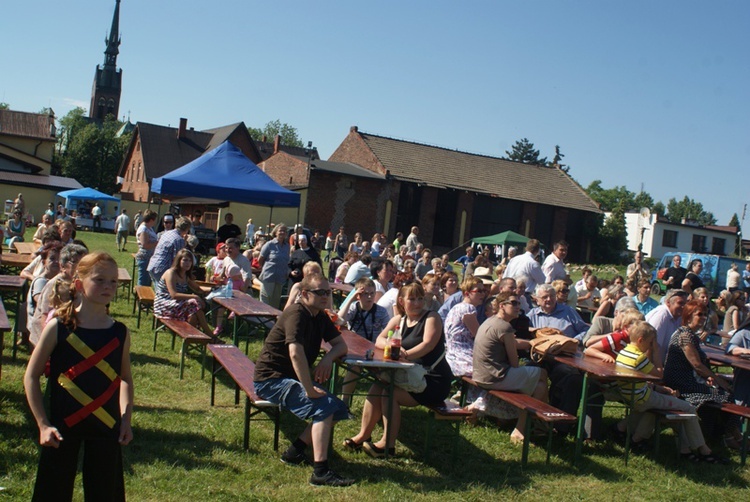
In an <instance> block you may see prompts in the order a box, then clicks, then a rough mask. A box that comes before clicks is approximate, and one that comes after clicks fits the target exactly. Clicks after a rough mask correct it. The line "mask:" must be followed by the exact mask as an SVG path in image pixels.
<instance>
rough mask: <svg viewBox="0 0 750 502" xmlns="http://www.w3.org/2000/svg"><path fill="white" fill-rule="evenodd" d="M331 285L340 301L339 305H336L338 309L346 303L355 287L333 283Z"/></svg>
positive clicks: (334, 294)
mask: <svg viewBox="0 0 750 502" xmlns="http://www.w3.org/2000/svg"><path fill="white" fill-rule="evenodd" d="M330 285H331V291H332V292H333V296H335V297H336V298H338V300H339V304H338V305H336V307H337V308H338V307H340V306H341V304H342V303H343V302H344V300H345V299H346V297H347V296H348V295H349V293H351V292H352V290H353V289H354V286H352V285H351V284H344V283H343V282H338V283H336V282H331V283H330ZM331 300H333V298H331Z"/></svg>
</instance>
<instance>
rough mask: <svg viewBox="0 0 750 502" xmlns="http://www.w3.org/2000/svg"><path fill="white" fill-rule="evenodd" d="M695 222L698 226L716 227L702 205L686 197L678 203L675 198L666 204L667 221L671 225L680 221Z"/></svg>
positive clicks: (710, 215)
mask: <svg viewBox="0 0 750 502" xmlns="http://www.w3.org/2000/svg"><path fill="white" fill-rule="evenodd" d="M683 218H684V219H687V220H693V221H696V222H697V223H698V224H699V225H716V218H714V215H713V213H710V212H708V211H706V210H705V209H703V204H701V203H700V202H696V201H695V200H693V199H691V198H690V197H688V196H687V195H686V196H685V197H684V198H683V199H682V200H680V201H678V200H677V199H675V198H671V199H669V202H668V203H667V219H668V220H669V221H671V222H672V223H680V222H681V221H682V219H683Z"/></svg>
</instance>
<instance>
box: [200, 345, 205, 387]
mask: <svg viewBox="0 0 750 502" xmlns="http://www.w3.org/2000/svg"><path fill="white" fill-rule="evenodd" d="M205 376H206V344H204V343H202V344H201V380H203V378H204V377H205Z"/></svg>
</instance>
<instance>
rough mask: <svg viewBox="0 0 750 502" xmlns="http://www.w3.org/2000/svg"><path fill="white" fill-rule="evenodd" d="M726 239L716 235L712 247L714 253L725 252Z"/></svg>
mask: <svg viewBox="0 0 750 502" xmlns="http://www.w3.org/2000/svg"><path fill="white" fill-rule="evenodd" d="M726 242H727V240H726V239H719V238H718V237H714V241H713V246H712V247H711V253H712V254H724V246H725V245H726Z"/></svg>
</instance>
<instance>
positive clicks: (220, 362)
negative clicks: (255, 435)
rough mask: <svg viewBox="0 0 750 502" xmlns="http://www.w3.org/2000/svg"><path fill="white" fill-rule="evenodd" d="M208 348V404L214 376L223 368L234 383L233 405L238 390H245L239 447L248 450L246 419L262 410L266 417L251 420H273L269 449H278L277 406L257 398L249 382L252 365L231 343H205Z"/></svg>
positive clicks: (250, 381)
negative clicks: (209, 387) (209, 357)
mask: <svg viewBox="0 0 750 502" xmlns="http://www.w3.org/2000/svg"><path fill="white" fill-rule="evenodd" d="M208 350H209V351H210V352H211V354H213V363H212V369H211V406H213V405H214V396H215V392H216V375H217V374H218V373H219V372H221V371H222V370H223V371H226V373H227V375H229V376H230V377H231V378H232V380H234V383H235V395H234V404H235V405H237V404H239V402H240V390H242V392H244V393H245V420H244V436H243V442H242V446H243V448H244V449H245V450H248V449H249V447H250V420H251V419H253V417H255V416H256V415H258V414H259V413H261V412H262V413H265V414H266V415H267V416H268V418H256V419H255V420H270V421H272V422H273V423H274V431H273V449H274V451H278V449H279V416H280V414H281V409H280V407H279V406H278V405H276V404H273V403H271V402H269V401H264V400H262V399H260V398H259V397H258V395H257V394H256V393H255V385H254V383H253V374H254V373H255V364H254V363H253V362H252V361H251V360H250V359H248V357H247V356H246V355H245V354H243V353H242V351H241V350H240V349H238V348H237V347H236V346H234V345H224V344H211V345H209V346H208Z"/></svg>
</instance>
